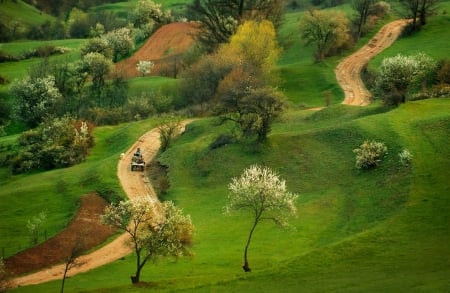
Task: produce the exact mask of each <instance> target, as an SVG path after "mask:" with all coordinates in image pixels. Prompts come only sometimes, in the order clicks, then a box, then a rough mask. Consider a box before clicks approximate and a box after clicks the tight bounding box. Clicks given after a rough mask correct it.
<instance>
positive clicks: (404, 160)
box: [398, 149, 413, 166]
mask: <svg viewBox="0 0 450 293" xmlns="http://www.w3.org/2000/svg"><path fill="white" fill-rule="evenodd" d="M398 157H399V161H400V164H402V165H403V166H408V165H409V164H410V163H411V160H412V157H413V155H412V154H411V153H410V152H409V151H408V150H407V149H404V150H402V151H401V152H400V153H398Z"/></svg>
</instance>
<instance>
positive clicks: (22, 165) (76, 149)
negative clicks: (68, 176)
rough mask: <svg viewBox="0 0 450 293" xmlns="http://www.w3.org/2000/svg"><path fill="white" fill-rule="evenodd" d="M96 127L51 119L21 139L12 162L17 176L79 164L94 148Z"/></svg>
mask: <svg viewBox="0 0 450 293" xmlns="http://www.w3.org/2000/svg"><path fill="white" fill-rule="evenodd" d="M92 129H93V126H92V125H89V124H87V123H86V122H81V121H76V120H74V119H73V118H70V117H67V116H66V117H63V118H55V119H53V120H51V119H49V120H46V121H44V122H42V123H41V124H40V125H39V126H38V127H37V128H36V129H33V130H29V131H26V132H24V133H23V134H22V135H21V136H20V137H19V139H18V144H19V147H20V151H19V152H18V154H17V156H16V157H15V158H14V159H13V162H12V171H13V173H14V174H18V173H23V172H28V171H30V170H37V169H40V170H51V169H55V168H64V167H69V166H73V165H75V164H78V163H80V162H82V161H83V160H84V158H85V157H86V156H87V154H88V151H89V149H90V148H91V147H92V146H93V145H94V139H93V136H92Z"/></svg>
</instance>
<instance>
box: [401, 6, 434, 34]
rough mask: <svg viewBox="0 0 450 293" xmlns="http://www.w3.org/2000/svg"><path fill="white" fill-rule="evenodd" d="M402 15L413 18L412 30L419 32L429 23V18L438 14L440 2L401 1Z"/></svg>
mask: <svg viewBox="0 0 450 293" xmlns="http://www.w3.org/2000/svg"><path fill="white" fill-rule="evenodd" d="M399 2H400V7H401V9H402V14H403V15H404V16H405V17H407V18H412V29H413V30H415V31H416V30H418V29H419V28H420V27H421V26H423V25H425V24H426V23H427V18H428V16H429V15H432V14H433V13H435V12H436V9H437V5H438V3H439V0H399Z"/></svg>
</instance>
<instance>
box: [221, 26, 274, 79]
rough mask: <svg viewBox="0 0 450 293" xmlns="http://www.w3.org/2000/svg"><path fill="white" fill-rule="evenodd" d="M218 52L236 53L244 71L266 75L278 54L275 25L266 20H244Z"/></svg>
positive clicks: (270, 70) (225, 53)
mask: <svg viewBox="0 0 450 293" xmlns="http://www.w3.org/2000/svg"><path fill="white" fill-rule="evenodd" d="M219 54H222V55H227V54H228V55H236V56H238V58H239V59H240V63H241V64H242V66H243V67H244V70H245V71H247V72H250V73H252V74H256V75H258V76H261V77H264V76H266V77H267V76H268V75H270V73H271V72H272V70H273V69H274V67H275V64H276V62H277V60H278V57H279V54H280V49H279V47H278V44H277V41H276V32H275V27H274V26H273V24H272V23H271V22H270V21H267V20H263V21H260V22H257V21H253V20H249V21H246V22H244V23H243V24H242V25H240V26H239V27H238V29H237V31H236V33H235V34H234V35H233V36H231V38H230V41H229V43H228V44H225V45H224V46H223V48H221V49H220V50H219Z"/></svg>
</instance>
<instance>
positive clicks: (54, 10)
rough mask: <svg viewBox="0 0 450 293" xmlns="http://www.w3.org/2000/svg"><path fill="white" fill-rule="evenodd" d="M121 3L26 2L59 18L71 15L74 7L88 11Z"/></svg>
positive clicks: (76, 0) (81, 0)
mask: <svg viewBox="0 0 450 293" xmlns="http://www.w3.org/2000/svg"><path fill="white" fill-rule="evenodd" d="M121 1H122V0H88V1H86V0H25V2H27V3H29V4H31V5H33V6H35V7H36V8H38V9H39V10H42V11H44V12H45V13H48V14H51V15H53V16H57V17H58V16H65V15H67V14H69V12H70V11H71V10H72V8H74V7H77V8H78V9H81V10H84V11H86V10H87V9H89V8H91V7H94V6H97V5H101V4H105V3H116V2H121Z"/></svg>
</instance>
